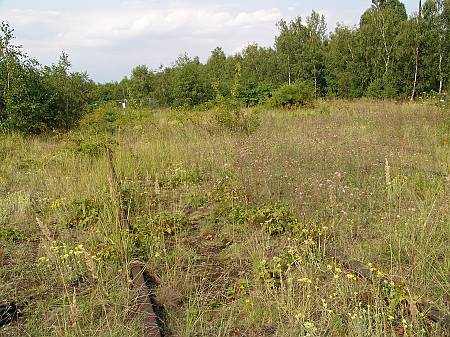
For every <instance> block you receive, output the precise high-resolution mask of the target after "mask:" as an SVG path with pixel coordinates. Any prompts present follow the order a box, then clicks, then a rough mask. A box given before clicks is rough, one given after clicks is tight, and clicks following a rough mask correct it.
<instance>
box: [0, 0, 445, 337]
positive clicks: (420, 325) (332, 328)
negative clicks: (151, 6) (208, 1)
mask: <svg viewBox="0 0 450 337" xmlns="http://www.w3.org/2000/svg"><path fill="white" fill-rule="evenodd" d="M449 13H450V3H449V1H447V0H427V1H425V2H424V5H423V6H421V9H420V11H419V12H418V13H416V14H414V15H413V16H411V17H408V15H407V13H406V11H405V7H404V5H403V4H402V3H401V2H400V1H398V0H386V1H373V6H372V7H371V8H370V9H368V10H367V11H366V12H365V13H364V14H363V16H362V17H361V21H360V24H359V26H358V27H354V28H349V27H344V26H338V27H337V28H336V30H335V31H334V33H331V34H327V28H326V25H325V20H324V17H323V16H320V15H319V14H317V13H316V12H313V13H312V14H311V16H309V17H308V18H307V19H306V21H302V20H301V19H300V18H296V19H294V20H293V21H291V22H285V21H281V22H279V24H278V27H279V34H278V36H277V37H276V43H275V46H274V47H273V48H263V47H260V46H257V45H250V46H248V47H247V48H245V50H244V51H242V52H241V53H238V54H236V55H231V56H226V55H225V54H224V52H223V50H222V49H221V48H216V49H215V50H214V51H213V52H212V54H211V57H210V58H209V59H208V61H207V62H206V63H205V64H203V63H202V62H200V60H199V59H198V58H190V57H188V56H187V55H184V56H180V57H179V58H178V59H177V60H176V62H175V63H174V64H173V65H172V66H170V67H166V68H164V67H162V68H161V69H159V70H157V71H153V70H150V69H148V68H147V67H146V66H138V67H136V68H135V69H133V71H132V74H131V76H130V78H125V79H123V80H122V81H121V82H118V83H106V84H95V83H94V82H93V81H92V80H90V79H89V77H88V75H87V74H85V73H77V72H71V71H70V62H69V59H68V56H67V55H66V54H65V53H63V54H62V55H61V58H60V61H59V62H58V63H57V64H55V65H52V66H42V65H39V64H38V63H37V62H36V61H35V60H33V59H32V58H30V57H29V56H27V55H25V54H24V53H23V51H22V48H21V47H20V46H17V45H15V44H14V35H13V30H12V29H11V28H10V26H9V25H8V24H6V23H3V24H2V25H1V27H0V300H1V303H0V304H3V302H4V301H10V302H11V301H17V303H18V304H19V305H21V306H24V308H25V314H24V318H21V319H20V321H19V322H13V323H12V324H8V325H7V326H5V327H2V328H1V330H0V333H1V334H2V336H17V335H19V336H36V337H39V336H53V335H56V336H141V335H142V322H141V320H140V316H136V315H134V314H135V310H136V305H135V301H136V299H135V294H134V293H133V291H132V290H131V289H130V263H131V262H132V261H133V260H139V261H143V262H144V263H145V264H146V267H147V270H148V271H149V272H150V274H151V278H152V279H154V280H155V281H156V282H155V283H157V284H156V285H154V286H155V288H154V291H155V293H156V298H155V307H156V308H157V309H158V310H157V313H158V315H159V318H160V319H161V322H162V329H163V332H164V336H183V337H184V336H254V337H256V336H258V337H259V336H308V337H313V336H336V337H337V336H361V337H362V336H380V337H381V336H435V337H440V336H445V335H448V326H447V327H446V326H445V325H444V324H442V322H438V323H436V322H432V321H430V320H429V319H428V312H427V310H426V308H425V309H424V306H423V305H421V303H422V299H427V301H430V302H431V303H433V305H434V306H435V307H436V308H437V309H439V310H440V312H442V313H444V314H446V313H448V312H449V293H448V289H449V273H450V270H449V252H448V246H449V245H448V243H449V239H450V231H449V230H450V228H449V224H450V210H449V206H450V124H449V103H448V99H447V97H446V94H445V90H446V89H447V86H448V83H449V82H448V81H449V78H450V65H449V60H450V58H449V55H450V54H449V53H450V28H449V27H450V14H449ZM364 97H365V98H364ZM343 98H344V99H352V100H344V99H343ZM409 99H411V102H410V101H409ZM119 100H120V101H121V103H122V102H124V103H125V102H126V108H120V109H119V108H118V107H117V101H119ZM414 100H415V102H414ZM122 107H123V106H122ZM330 247H332V248H333V249H335V251H339V252H342V254H340V255H341V256H342V255H343V254H346V255H348V256H349V257H350V258H353V259H357V260H359V261H362V263H360V265H362V266H364V268H366V270H367V273H368V274H369V275H362V273H358V272H357V271H355V270H354V269H351V268H349V266H348V265H346V264H345V263H342V261H341V260H339V259H337V258H336V255H338V254H334V256H331V255H333V254H330V253H329V252H330ZM367 273H366V274H367ZM388 275H389V276H390V277H387V276H388ZM2 308H3V306H2ZM0 318H1V317H0Z"/></svg>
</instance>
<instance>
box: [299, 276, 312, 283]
mask: <svg viewBox="0 0 450 337" xmlns="http://www.w3.org/2000/svg"><path fill="white" fill-rule="evenodd" d="M299 281H300V282H302V283H307V284H311V283H312V280H311V279H310V278H308V277H304V278H301V279H300V280H299Z"/></svg>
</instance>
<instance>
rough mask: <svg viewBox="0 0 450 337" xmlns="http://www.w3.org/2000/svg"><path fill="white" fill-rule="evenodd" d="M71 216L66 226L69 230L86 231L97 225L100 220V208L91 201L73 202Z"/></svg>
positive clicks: (70, 207)
mask: <svg viewBox="0 0 450 337" xmlns="http://www.w3.org/2000/svg"><path fill="white" fill-rule="evenodd" d="M68 212H69V216H68V219H67V220H66V226H67V227H69V228H76V229H86V228H88V227H91V226H93V225H95V224H96V223H97V222H98V221H99V219H100V208H99V206H98V205H97V203H96V202H95V201H93V200H90V199H83V200H80V201H75V202H73V203H72V204H71V205H70V206H69V209H68Z"/></svg>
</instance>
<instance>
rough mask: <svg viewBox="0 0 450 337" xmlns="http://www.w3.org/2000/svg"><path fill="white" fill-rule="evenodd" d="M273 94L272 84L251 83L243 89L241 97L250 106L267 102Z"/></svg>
mask: <svg viewBox="0 0 450 337" xmlns="http://www.w3.org/2000/svg"><path fill="white" fill-rule="evenodd" d="M271 95H272V88H271V86H270V84H267V83H259V84H251V85H248V86H246V87H244V88H243V89H241V91H240V93H239V99H240V100H241V101H242V102H243V103H244V104H245V105H246V106H247V107H249V106H255V105H258V104H262V103H265V102H267V101H268V100H269V99H270V97H271Z"/></svg>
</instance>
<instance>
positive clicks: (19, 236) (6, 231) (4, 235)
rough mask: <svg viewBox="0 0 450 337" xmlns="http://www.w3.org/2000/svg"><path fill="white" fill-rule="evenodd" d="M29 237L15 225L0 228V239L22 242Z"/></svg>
mask: <svg viewBox="0 0 450 337" xmlns="http://www.w3.org/2000/svg"><path fill="white" fill-rule="evenodd" d="M27 239H28V238H27V235H26V233H25V232H23V231H21V230H19V229H17V228H13V227H8V228H4V227H1V228H0V240H3V241H6V242H12V243H20V242H23V241H26V240H27Z"/></svg>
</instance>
